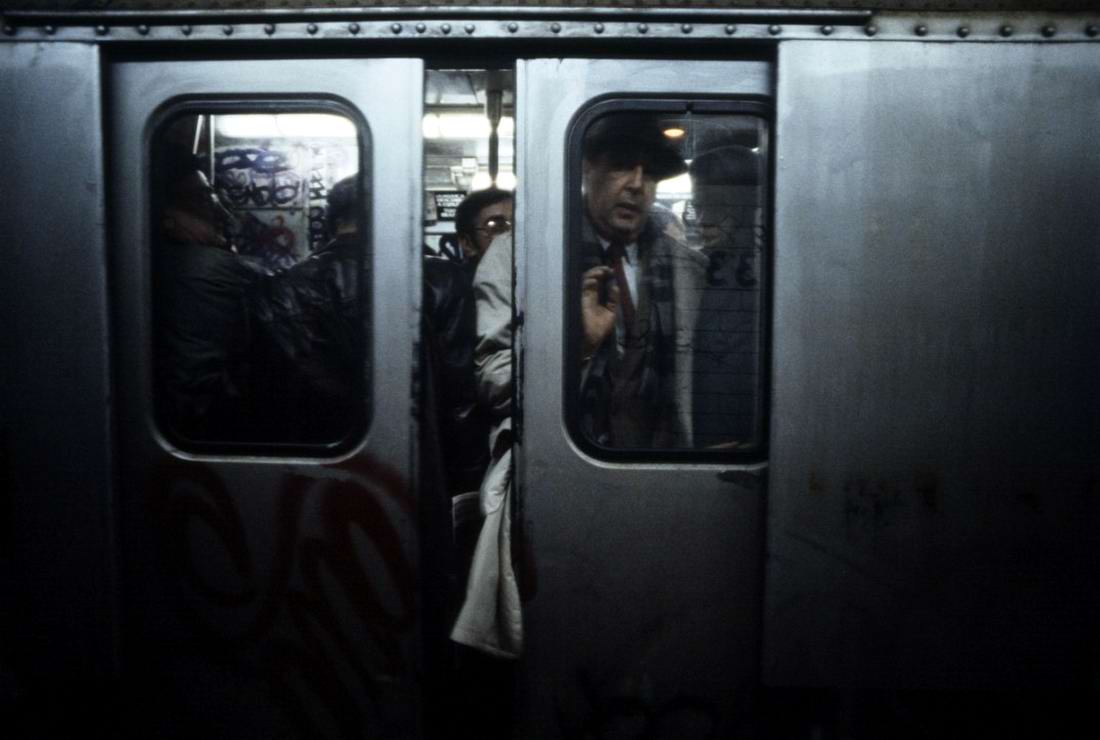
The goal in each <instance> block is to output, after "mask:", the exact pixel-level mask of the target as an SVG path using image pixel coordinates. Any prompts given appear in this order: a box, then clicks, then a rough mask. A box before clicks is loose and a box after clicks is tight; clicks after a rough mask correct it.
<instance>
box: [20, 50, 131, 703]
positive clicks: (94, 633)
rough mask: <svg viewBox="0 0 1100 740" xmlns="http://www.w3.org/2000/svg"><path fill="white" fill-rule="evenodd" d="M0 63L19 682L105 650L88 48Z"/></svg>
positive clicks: (108, 570)
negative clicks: (0, 71)
mask: <svg viewBox="0 0 1100 740" xmlns="http://www.w3.org/2000/svg"><path fill="white" fill-rule="evenodd" d="M0 69H2V70H3V72H2V73H0V100H3V104H2V105H0V131H3V134H2V135H0V204H2V207H0V235H3V249H4V254H3V267H2V268H0V313H2V316H3V325H4V327H3V329H2V330H0V336H2V337H3V340H2V347H3V349H2V355H3V361H2V362H0V367H2V369H0V446H2V450H0V459H2V460H3V465H4V467H5V468H6V470H4V471H3V474H2V476H0V481H2V482H3V489H4V490H3V491H2V492H0V501H3V506H2V507H0V508H2V509H3V510H5V514H6V516H5V518H6V519H7V521H6V522H5V526H4V527H3V529H2V531H0V575H2V577H3V578H4V582H3V583H2V584H0V589H2V593H0V602H2V603H3V606H2V607H0V612H3V619H4V620H5V623H4V624H3V631H4V633H5V635H7V637H5V642H6V643H8V644H7V645H6V646H5V648H6V650H5V651H6V652H9V654H11V653H12V652H14V653H15V654H16V655H17V656H18V657H17V661H18V663H19V666H18V673H19V674H20V675H21V676H22V678H23V679H27V680H34V679H43V678H47V677H51V678H52V677H57V676H66V677H67V678H66V680H67V681H77V680H79V679H80V678H81V677H84V678H87V677H89V676H92V675H103V674H109V673H110V671H111V669H112V662H113V652H114V646H113V632H112V629H113V576H112V567H111V548H110V541H111V530H112V525H111V515H112V510H111V462H110V449H111V443H110V439H111V429H110V417H109V406H108V404H109V402H110V381H109V377H110V376H109V372H108V329H107V271H106V267H105V264H106V255H105V247H104V180H103V164H102V163H103V140H102V135H101V131H100V126H99V122H100V74H99V49H97V48H96V47H94V46H88V45H83V44H49V45H44V44H3V45H0ZM4 499H6V500H4ZM27 688H28V687H27V685H26V683H25V682H24V681H21V682H20V684H19V685H18V687H17V689H18V690H20V691H26V690H27ZM58 691H60V689H59V690H58Z"/></svg>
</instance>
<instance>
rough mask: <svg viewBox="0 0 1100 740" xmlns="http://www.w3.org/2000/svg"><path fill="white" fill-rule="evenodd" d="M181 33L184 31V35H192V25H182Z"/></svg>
mask: <svg viewBox="0 0 1100 740" xmlns="http://www.w3.org/2000/svg"><path fill="white" fill-rule="evenodd" d="M180 33H182V34H183V35H184V36H190V35H191V26H180Z"/></svg>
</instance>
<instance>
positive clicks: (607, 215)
mask: <svg viewBox="0 0 1100 740" xmlns="http://www.w3.org/2000/svg"><path fill="white" fill-rule="evenodd" d="M773 75H774V68H773V66H772V65H771V64H770V63H769V62H768V61H765V60H758V61H755V60H745V61H697V62H688V61H682V60H677V61H669V60H654V61H643V60H584V59H565V60H561V59H553V60H546V59H538V60H527V61H521V62H520V63H519V65H518V71H517V100H518V104H519V114H518V116H519V123H518V126H519V131H520V132H521V133H520V135H521V136H522V137H523V141H522V144H521V149H520V156H519V161H518V164H519V173H518V180H519V184H520V185H519V187H520V198H519V200H518V203H519V209H520V210H519V214H518V218H517V222H518V224H519V228H518V231H517V234H516V243H515V257H514V259H515V269H516V301H515V306H516V314H517V315H516V317H515V325H516V326H517V327H518V330H517V332H516V336H517V339H516V347H517V353H518V354H517V357H518V362H517V368H516V372H517V379H518V388H519V390H520V395H519V397H518V413H517V416H516V418H515V419H514V423H515V426H516V438H517V440H518V446H517V448H516V450H517V452H516V467H515V476H516V478H515V480H516V489H515V490H516V492H517V493H518V495H517V496H516V500H515V502H514V504H513V505H514V516H515V521H516V532H517V538H516V541H515V542H514V543H513V546H512V553H513V555H514V558H515V562H514V569H515V575H516V579H517V583H518V591H519V596H520V598H521V605H522V610H523V624H524V639H525V644H524V658H523V660H522V662H521V663H520V668H519V673H520V680H519V702H520V711H519V714H520V716H521V718H522V719H521V721H520V727H519V731H518V736H521V737H620V736H624V737H625V736H631V737H635V736H636V737H670V738H671V737H677V738H686V737H731V736H733V735H735V734H736V733H737V732H739V731H740V730H744V729H745V727H746V725H745V723H746V722H747V713H748V710H749V706H750V701H751V694H752V688H753V686H754V685H755V684H756V682H757V676H758V670H759V668H758V666H759V639H760V610H761V595H762V572H763V566H762V560H763V556H764V550H763V546H764V541H763V531H764V519H763V517H764V501H765V498H764V497H765V489H766V468H767V461H768V458H767V428H768V424H767V410H768V405H767V403H768V402H767V387H768V383H767V379H768V363H767V326H768V316H767V314H768V311H767V306H768V303H767V296H768V287H769V276H768V264H769V261H770V258H769V254H768V246H769V243H770V236H769V215H768V214H769V206H768V199H769V192H770V184H769V172H770V166H769V161H770V160H769V154H768V152H769V137H770V133H771V120H772V119H771V113H770V110H771V96H772V89H773ZM563 80H567V81H569V84H568V85H564V84H563ZM715 208H717V210H715ZM617 249H620V251H621V257H620V258H618V259H617V258H616V257H614V256H613V255H612V253H613V252H614V251H615V250H617ZM616 262H617V263H618V264H615V263H616ZM624 265H625V266H624ZM620 272H621V273H622V275H621V276H620ZM582 284H585V285H587V286H588V290H587V292H586V291H582ZM628 296H629V299H628ZM628 301H629V304H630V308H629V309H628V308H627V307H626V306H627V303H628ZM593 312H594V313H593ZM601 312H602V313H601ZM628 312H629V315H628ZM599 315H602V316H604V317H605V318H610V321H611V323H613V325H614V326H613V328H611V329H610V333H609V334H608V333H605V334H604V335H603V338H602V340H600V341H593V340H591V339H588V338H587V336H588V334H587V331H588V327H589V319H590V318H593V320H597V319H598V316H599ZM604 328H605V330H606V328H607V324H606V323H605V324H604ZM623 733H626V734H623Z"/></svg>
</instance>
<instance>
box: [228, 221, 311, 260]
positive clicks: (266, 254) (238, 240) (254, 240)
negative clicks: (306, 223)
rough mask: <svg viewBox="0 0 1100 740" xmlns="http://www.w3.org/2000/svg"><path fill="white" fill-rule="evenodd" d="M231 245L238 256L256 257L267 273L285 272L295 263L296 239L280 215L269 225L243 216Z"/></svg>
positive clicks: (296, 257) (296, 258)
mask: <svg viewBox="0 0 1100 740" xmlns="http://www.w3.org/2000/svg"><path fill="white" fill-rule="evenodd" d="M232 241H233V244H234V246H235V247H236V248H237V253H238V254H242V255H245V256H247V257H258V258H260V259H261V260H262V261H263V263H264V266H265V267H267V268H268V269H270V270H278V269H285V268H288V267H291V266H292V265H294V264H295V263H296V262H297V261H298V256H297V253H296V251H295V247H296V245H297V242H298V238H297V236H296V235H295V234H294V231H293V230H292V229H291V228H290V227H289V226H287V225H286V220H285V219H284V217H283V216H282V214H276V215H275V216H274V218H272V219H271V223H264V222H263V221H261V220H260V219H259V218H257V217H256V216H255V215H253V214H251V213H245V214H244V215H243V216H241V218H240V219H239V221H238V227H237V230H236V232H235V233H234V234H233V237H232Z"/></svg>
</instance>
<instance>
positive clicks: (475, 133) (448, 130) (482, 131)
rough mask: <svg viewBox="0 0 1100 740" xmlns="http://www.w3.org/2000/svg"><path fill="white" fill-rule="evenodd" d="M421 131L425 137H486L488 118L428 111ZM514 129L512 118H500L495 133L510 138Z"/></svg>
mask: <svg viewBox="0 0 1100 740" xmlns="http://www.w3.org/2000/svg"><path fill="white" fill-rule="evenodd" d="M420 130H421V132H422V133H423V134H424V138H425V139H488V138H489V119H488V118H486V117H485V116H484V115H482V114H481V113H428V114H426V115H425V116H424V118H423V120H422V122H421V126H420ZM515 131H516V121H515V119H514V118H509V117H505V118H501V119H500V123H499V124H498V125H497V135H498V136H500V137H501V138H503V139H510V138H512V136H514V134H515Z"/></svg>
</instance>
